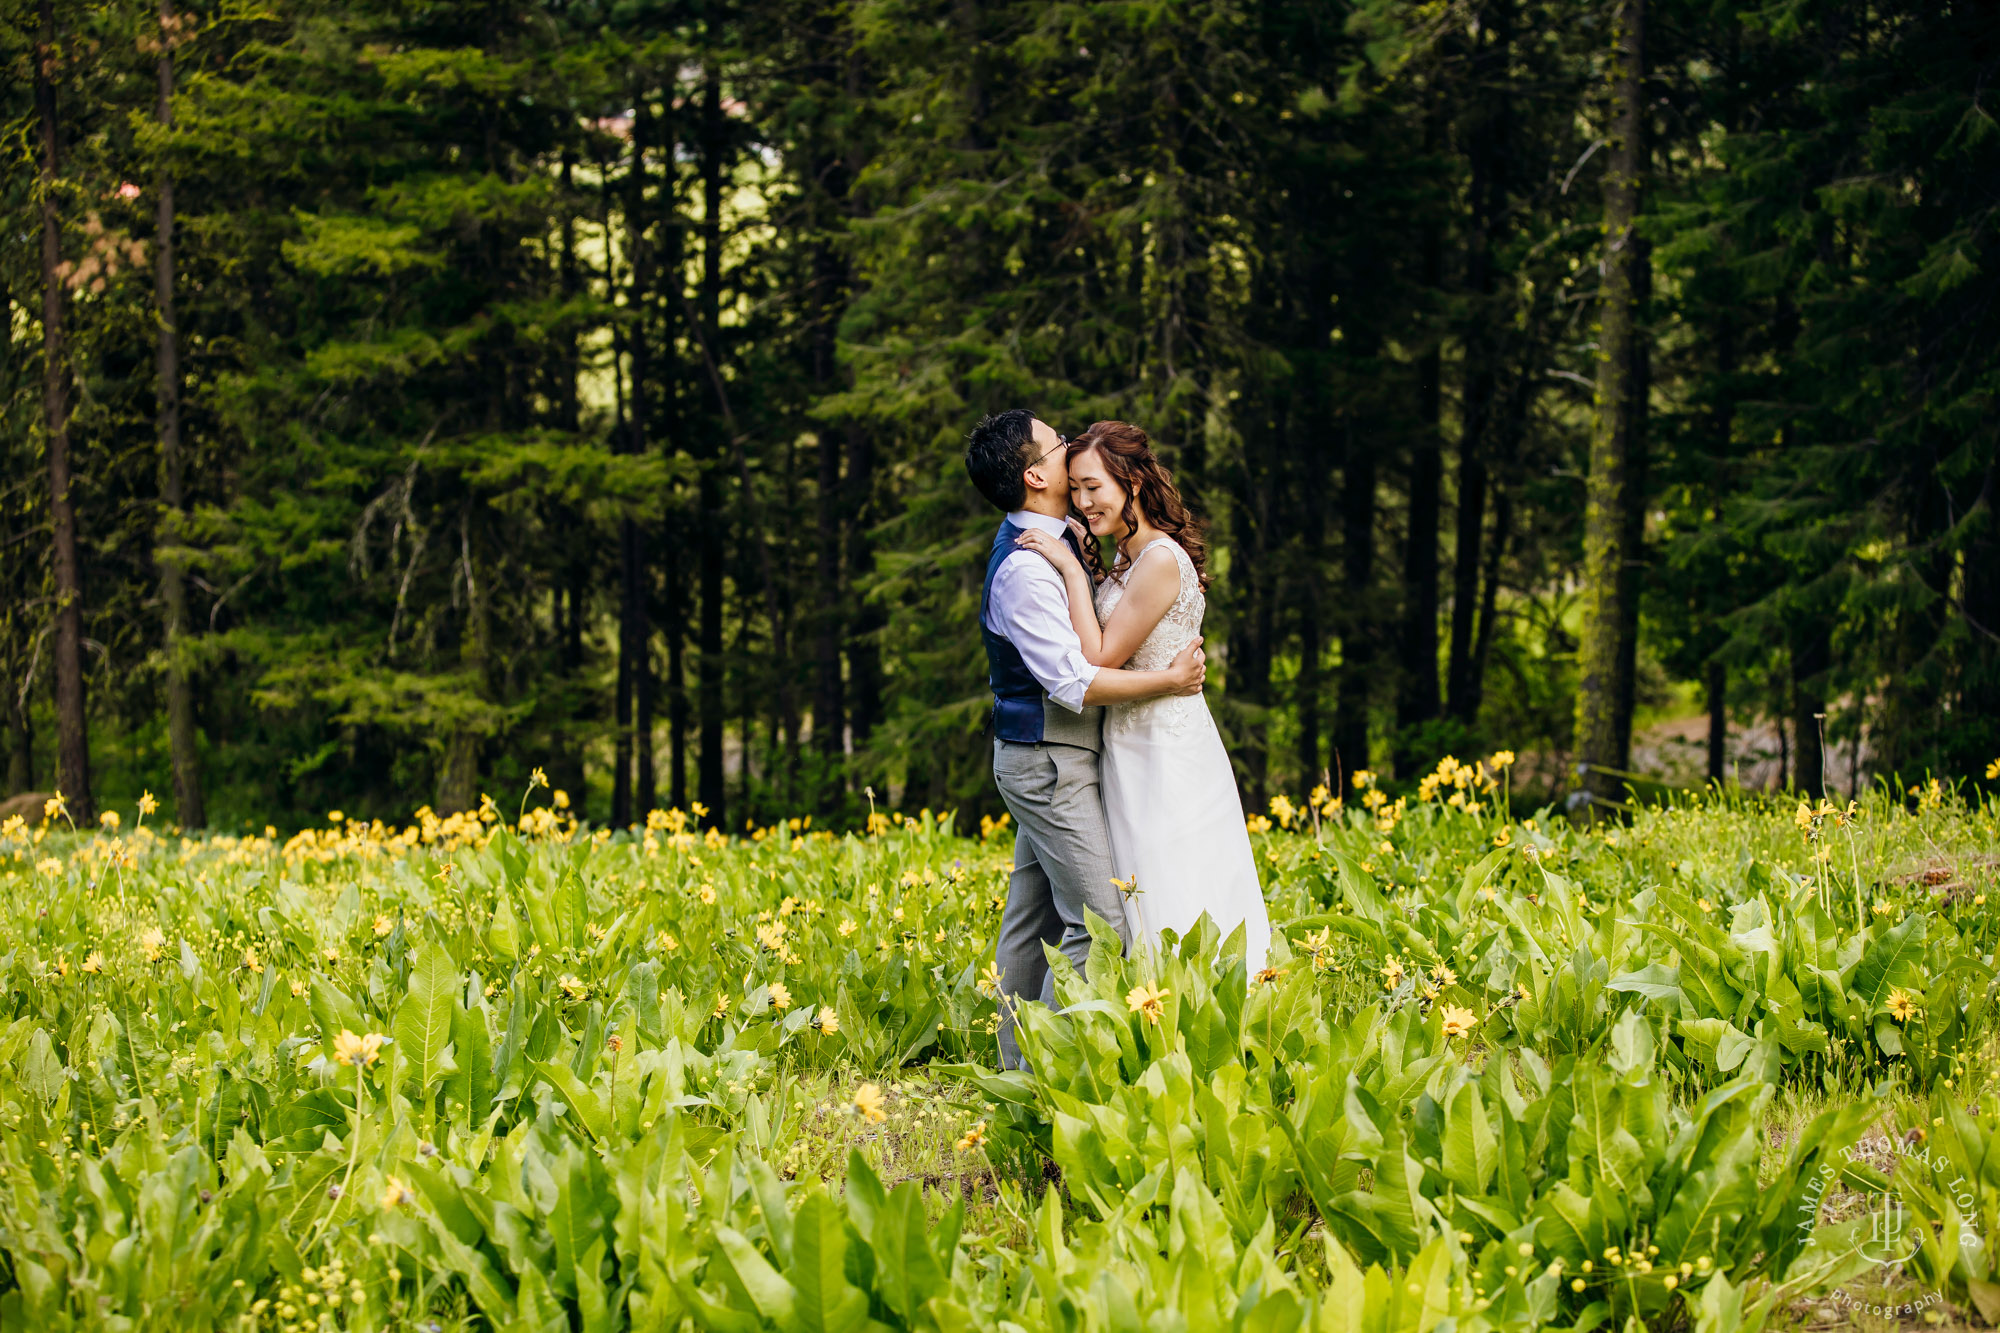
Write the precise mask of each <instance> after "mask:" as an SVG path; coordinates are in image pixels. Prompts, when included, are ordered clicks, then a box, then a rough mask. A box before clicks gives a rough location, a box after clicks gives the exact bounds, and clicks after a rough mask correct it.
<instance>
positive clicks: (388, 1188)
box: [382, 1176, 417, 1208]
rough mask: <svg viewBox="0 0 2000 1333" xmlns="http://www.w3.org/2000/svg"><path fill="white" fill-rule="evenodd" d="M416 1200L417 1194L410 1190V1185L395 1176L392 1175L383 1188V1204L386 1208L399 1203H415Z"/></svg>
mask: <svg viewBox="0 0 2000 1333" xmlns="http://www.w3.org/2000/svg"><path fill="white" fill-rule="evenodd" d="M416 1201H417V1196H416V1195H415V1194H412V1193H411V1192H410V1187H409V1186H408V1185H405V1184H404V1183H403V1182H402V1181H400V1180H398V1179H396V1178H395V1177H394V1176H390V1177H389V1183H388V1184H387V1185H385V1186H383V1188H382V1206H383V1207H384V1208H394V1207H396V1206H397V1205H399V1204H405V1203H415V1202H416Z"/></svg>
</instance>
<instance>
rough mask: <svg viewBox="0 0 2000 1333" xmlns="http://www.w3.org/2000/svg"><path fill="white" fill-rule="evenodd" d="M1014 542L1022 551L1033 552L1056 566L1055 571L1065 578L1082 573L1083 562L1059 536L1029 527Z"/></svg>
mask: <svg viewBox="0 0 2000 1333" xmlns="http://www.w3.org/2000/svg"><path fill="white" fill-rule="evenodd" d="M1014 544H1015V545H1016V546H1018V547H1020V548H1021V549H1022V550H1024V551H1033V552H1034V553H1035V554H1037V555H1039V556H1041V557H1042V559H1044V560H1046V561H1048V562H1049V563H1050V564H1052V565H1054V566H1055V567H1056V573H1058V574H1060V575H1062V576H1063V577H1064V578H1065V579H1067V578H1068V577H1069V576H1070V575H1072V574H1081V573H1083V562H1082V561H1080V560H1078V559H1077V558H1076V552H1075V551H1072V550H1070V549H1069V545H1068V543H1066V542H1064V541H1063V540H1062V538H1060V537H1052V536H1050V535H1049V534H1048V533H1046V532H1043V531H1041V530H1040V529H1037V528H1030V529H1029V530H1028V531H1026V532H1024V533H1022V534H1021V535H1020V536H1018V537H1016V538H1015V539H1014Z"/></svg>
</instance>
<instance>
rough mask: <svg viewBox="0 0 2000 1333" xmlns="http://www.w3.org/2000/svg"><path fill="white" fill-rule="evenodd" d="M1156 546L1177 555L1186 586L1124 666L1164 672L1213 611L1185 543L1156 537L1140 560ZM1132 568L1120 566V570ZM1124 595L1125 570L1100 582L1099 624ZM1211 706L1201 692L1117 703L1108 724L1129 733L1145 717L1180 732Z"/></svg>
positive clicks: (1113, 730) (1204, 715) (1107, 619)
mask: <svg viewBox="0 0 2000 1333" xmlns="http://www.w3.org/2000/svg"><path fill="white" fill-rule="evenodd" d="M1156 546H1164V547H1165V548H1166V549H1167V550H1169V551H1171V552H1172V553H1173V557H1174V560H1175V562H1176V563H1177V564H1179V565H1180V569H1181V590H1180V592H1179V594H1178V595H1176V596H1175V598H1174V604H1173V605H1172V606H1170V607H1168V608H1167V613H1166V614H1165V615H1163V616H1161V617H1160V620H1159V623H1158V624H1156V625H1154V626H1153V630H1152V632H1151V633H1150V634H1148V635H1147V636H1146V638H1145V641H1144V642H1142V643H1141V644H1140V645H1139V646H1138V648H1137V649H1135V650H1134V651H1133V653H1132V657H1131V660H1129V661H1127V662H1126V663H1125V665H1126V666H1127V667H1128V668H1129V669H1131V670H1133V671H1159V670H1161V669H1162V668H1164V667H1167V666H1171V665H1172V664H1173V660H1174V655H1175V654H1177V653H1179V652H1180V650H1181V649H1183V648H1185V647H1187V646H1188V644H1189V643H1190V642H1191V641H1192V640H1193V639H1194V637H1195V636H1196V635H1198V634H1200V633H1201V620H1202V616H1203V615H1204V614H1206V613H1207V611H1208V598H1207V596H1206V595H1205V594H1203V592H1202V590H1201V579H1200V578H1199V577H1198V576H1197V575H1196V574H1195V572H1194V561H1192V560H1190V559H1188V553H1187V552H1186V551H1183V550H1182V549H1181V544H1180V543H1179V542H1177V541H1175V540H1174V539H1173V538H1171V537H1156V538H1154V539H1153V540H1152V541H1150V542H1148V543H1146V546H1145V548H1144V549H1143V550H1141V551H1140V552H1139V555H1138V557H1137V559H1135V560H1134V561H1133V563H1134V564H1137V563H1138V560H1142V559H1144V558H1145V556H1146V552H1147V551H1150V550H1152V549H1153V548H1154V547H1156ZM1125 568H1127V567H1126V566H1121V567H1120V569H1121V571H1122V570H1123V569H1125ZM1124 596H1125V580H1124V578H1123V576H1122V573H1114V574H1113V575H1112V576H1111V577H1110V578H1108V579H1106V580H1104V582H1102V583H1100V584H1098V585H1097V623H1098V624H1099V625H1105V624H1108V623H1109V622H1110V620H1111V613H1112V612H1113V611H1115V610H1116V609H1117V608H1118V603H1119V602H1120V601H1121V600H1122V599H1123V598H1124ZM1207 716H1208V705H1207V704H1206V703H1205V702H1204V701H1203V700H1202V697H1201V696H1200V695H1198V694H1195V695H1189V696H1186V697H1180V696H1170V697H1168V698H1164V699H1147V700H1145V701H1143V702H1140V703H1133V704H1114V705H1112V706H1111V707H1110V708H1109V709H1107V710H1106V711H1105V717H1104V727H1105V731H1106V732H1107V733H1110V734H1116V733H1118V732H1121V731H1129V730H1131V729H1132V728H1134V727H1136V726H1138V725H1139V724H1140V723H1141V722H1142V721H1146V722H1154V723H1158V724H1160V725H1162V726H1164V727H1165V728H1166V730H1167V731H1169V732H1173V733H1178V732H1180V731H1183V730H1184V729H1185V728H1187V727H1189V726H1191V725H1194V724H1195V723H1197V722H1199V721H1201V720H1203V719H1206V718H1207Z"/></svg>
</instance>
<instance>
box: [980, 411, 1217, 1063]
mask: <svg viewBox="0 0 2000 1333" xmlns="http://www.w3.org/2000/svg"><path fill="white" fill-rule="evenodd" d="M1065 443H1066V441H1065V440H1064V439H1063V437H1062V436H1060V435H1058V434H1056V433H1055V431H1053V430H1051V429H1050V428H1049V427H1048V425H1047V424H1046V423H1045V422H1042V421H1038V420H1036V419H1035V415H1034V413H1032V412H1029V411H1028V410H1027V409H1025V408H1016V409H1014V410H1013V411H1011V412H1001V413H999V414H997V415H995V416H990V417H987V418H986V419H985V420H984V421H981V422H980V423H979V424H978V425H977V426H975V427H973V430H972V434H971V435H970V436H969V437H968V438H967V441H966V446H965V470H966V471H967V472H968V473H970V474H971V475H972V484H973V485H974V486H977V487H978V488H979V493H980V494H981V495H983V496H985V497H986V498H987V499H988V500H989V501H991V502H992V503H993V505H994V507H995V508H997V509H1000V510H1001V511H1002V512H1004V513H1005V514H1006V515H1007V517H1006V518H1005V519H1004V520H1003V521H1002V522H1001V524H1000V530H999V532H997V533H996V534H994V537H993V549H992V552H991V554H990V555H989V556H988V557H987V560H986V590H985V593H984V595H983V596H982V597H981V599H980V608H979V634H980V637H981V638H982V639H983V640H985V643H986V663H987V672H988V679H989V680H990V681H991V682H992V685H993V779H994V781H995V782H997V783H998V784H999V786H1000V796H1001V798H1002V799H1003V800H1005V801H1006V803H1007V810H1008V812H1009V813H1010V814H1012V815H1013V816H1014V828H1015V837H1014V875H1013V878H1012V879H1011V880H1010V881H1009V883H1008V887H1007V911H1006V913H1005V914H1004V915H1003V916H1002V917H1001V918H1000V943H999V948H998V950H997V954H998V956H997V958H996V959H995V963H996V965H997V966H998V967H999V969H1000V990H1001V995H1002V997H1003V998H1002V1001H1001V1005H1000V1067H1001V1068H1003V1069H1018V1068H1020V1067H1021V1048H1020V1046H1019V1044H1018V1043H1017V1042H1016V1041H1015V1037H1014V1013H1013V1010H1014V1006H1015V1005H1016V1004H1018V1003H1019V1002H1021V1001H1022V1000H1040V1001H1041V1002H1042V1003H1044V1004H1048V1003H1050V1002H1052V1001H1053V1000H1054V999H1055V984H1054V978H1053V976H1052V975H1051V974H1050V972H1049V961H1048V955H1047V953H1046V952H1045V949H1046V946H1048V945H1055V946H1057V947H1058V948H1060V949H1061V950H1062V951H1063V953H1064V955H1066V956H1067V957H1068V958H1069V960H1070V961H1071V962H1072V963H1074V964H1076V966H1077V969H1078V970H1079V971H1081V970H1083V967H1084V963H1085V961H1086V960H1087V959H1088V958H1089V956H1090V935H1089V932H1088V931H1087V930H1086V929H1085V928H1084V912H1085V911H1086V910H1089V911H1092V912H1095V913H1097V915H1099V916H1101V917H1103V918H1104V919H1105V920H1106V921H1108V922H1110V923H1111V925H1112V927H1113V928H1115V929H1116V930H1117V931H1118V936H1119V938H1120V939H1121V940H1124V941H1125V942H1126V943H1127V944H1130V943H1131V930H1130V928H1129V927H1128V926H1127V924H1126V920H1125V904H1124V902H1123V900H1122V899H1121V898H1120V896H1119V892H1118V890H1117V888H1116V887H1114V886H1113V884H1112V882H1111V878H1112V874H1113V870H1112V865H1111V842H1110V834H1109V833H1108V832H1107V831H1106V829H1105V826H1104V806H1103V803H1102V801H1101V799H1100V798H1099V796H1098V790H1097V755H1098V750H1099V749H1100V744H1101V743H1100V739H1099V733H1100V730H1101V727H1102V724H1103V717H1104V711H1103V705H1105V704H1116V703H1133V702H1137V701H1138V700H1141V699H1156V698H1160V697H1161V696H1163V695H1169V694H1188V695H1192V694H1200V693H1201V686H1202V678H1203V675H1204V673H1205V670H1206V668H1205V667H1204V664H1203V657H1202V651H1201V640H1200V639H1196V640H1195V641H1194V642H1193V643H1191V644H1189V645H1188V646H1187V647H1186V648H1185V649H1183V650H1182V651H1181V654H1180V656H1178V657H1176V658H1175V659H1174V660H1173V663H1172V664H1171V665H1170V666H1168V667H1167V668H1166V670H1164V671H1120V670H1116V669H1113V668H1109V667H1094V666H1092V665H1090V663H1089V662H1088V661H1086V660H1085V659H1084V656H1083V644H1082V642H1081V641H1080V640H1079V639H1078V638H1077V636H1076V629H1075V627H1074V626H1073V625H1072V624H1071V623H1070V618H1069V597H1068V595H1067V593H1066V592H1065V591H1064V588H1063V579H1062V575H1061V574H1059V573H1057V572H1056V569H1055V567H1054V566H1053V565H1051V564H1049V562H1048V561H1046V560H1044V559H1043V558H1042V557H1041V556H1039V555H1037V554H1035V553H1034V552H1033V551H1031V550H1027V549H1025V548H1023V547H1020V546H1018V545H1016V544H1015V541H1016V538H1018V537H1019V536H1020V535H1021V533H1023V532H1024V531H1027V530H1028V529H1031V528H1039V529H1041V530H1042V531H1044V532H1047V533H1049V534H1050V535H1052V536H1057V537H1061V538H1062V539H1063V540H1064V541H1066V542H1068V543H1069V545H1070V546H1071V547H1072V548H1073V549H1076V550H1077V554H1078V557H1079V558H1081V556H1082V550H1081V548H1080V547H1078V543H1077V537H1076V533H1075V532H1074V531H1072V530H1071V528H1070V526H1069V524H1068V523H1067V522H1066V521H1065V520H1066V519H1067V517H1068V515H1069V464H1068V460H1067V458H1066V457H1065V453H1066V451H1065V449H1064V445H1065Z"/></svg>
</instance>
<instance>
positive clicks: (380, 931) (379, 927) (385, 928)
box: [375, 912, 396, 939]
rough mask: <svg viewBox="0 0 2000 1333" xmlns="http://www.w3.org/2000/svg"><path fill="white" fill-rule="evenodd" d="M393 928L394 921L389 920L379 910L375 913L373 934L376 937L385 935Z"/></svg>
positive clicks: (394, 926)
mask: <svg viewBox="0 0 2000 1333" xmlns="http://www.w3.org/2000/svg"><path fill="white" fill-rule="evenodd" d="M395 928H396V923H395V922H393V921H391V920H390V919H389V918H388V917H387V916H386V915H385V914H383V913H381V912H377V913H376V914H375V935H376V937H377V938H378V939H379V938H380V937H381V936H383V935H387V934H388V933H389V932H390V931H392V930H394V929H395Z"/></svg>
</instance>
